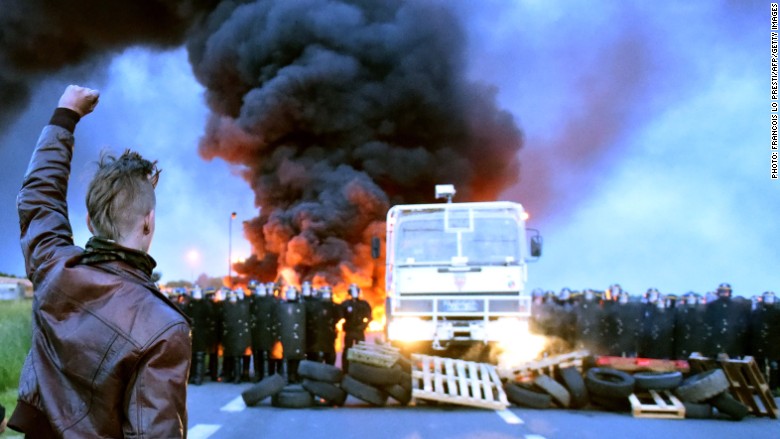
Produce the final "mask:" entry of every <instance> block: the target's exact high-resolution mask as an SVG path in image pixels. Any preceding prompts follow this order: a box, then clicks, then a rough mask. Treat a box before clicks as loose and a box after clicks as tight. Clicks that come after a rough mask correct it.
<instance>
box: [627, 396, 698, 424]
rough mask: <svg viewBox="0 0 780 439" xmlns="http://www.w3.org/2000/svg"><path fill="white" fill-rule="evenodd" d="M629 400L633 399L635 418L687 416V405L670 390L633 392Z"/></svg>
mask: <svg viewBox="0 0 780 439" xmlns="http://www.w3.org/2000/svg"><path fill="white" fill-rule="evenodd" d="M628 400H629V401H631V413H632V414H633V415H634V417H635V418H656V419H684V418H685V406H684V405H683V403H682V402H681V401H680V400H679V399H677V397H675V396H674V395H672V393H671V392H669V391H668V390H662V391H660V392H659V391H656V390H650V391H648V392H647V393H644V392H643V393H632V394H631V395H630V396H629V397H628Z"/></svg>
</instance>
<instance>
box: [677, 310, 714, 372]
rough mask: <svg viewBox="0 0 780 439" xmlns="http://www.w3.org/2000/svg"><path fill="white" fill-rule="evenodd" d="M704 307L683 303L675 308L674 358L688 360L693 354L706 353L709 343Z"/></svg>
mask: <svg viewBox="0 0 780 439" xmlns="http://www.w3.org/2000/svg"><path fill="white" fill-rule="evenodd" d="M706 337H707V327H706V325H705V323H704V305H699V304H687V303H681V304H678V305H677V306H676V307H675V318H674V357H675V358H676V359H678V360H687V359H688V357H690V356H691V354H692V353H694V352H698V353H700V354H703V353H704V350H705V347H706V344H707V341H706Z"/></svg>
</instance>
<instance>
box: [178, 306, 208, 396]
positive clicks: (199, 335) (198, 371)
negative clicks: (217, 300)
mask: <svg viewBox="0 0 780 439" xmlns="http://www.w3.org/2000/svg"><path fill="white" fill-rule="evenodd" d="M211 311H212V303H211V302H210V301H209V300H207V299H195V298H193V299H191V300H190V301H189V303H187V306H186V308H185V312H186V314H187V315H188V316H189V317H190V319H191V321H192V368H191V370H190V383H192V384H196V385H200V384H202V383H203V376H204V374H205V372H206V352H208V351H209V348H210V344H209V342H211V340H210V337H209V332H210V331H211V330H213V317H212V315H211Z"/></svg>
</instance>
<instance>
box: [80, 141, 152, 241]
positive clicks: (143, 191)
mask: <svg viewBox="0 0 780 439" xmlns="http://www.w3.org/2000/svg"><path fill="white" fill-rule="evenodd" d="M159 175H160V170H159V169H157V162H150V161H149V160H146V159H144V158H143V157H141V155H140V154H138V153H137V152H132V151H130V150H129V149H128V150H126V151H125V152H124V154H122V155H121V156H119V157H118V158H117V157H114V156H111V155H107V154H104V155H103V156H102V157H101V158H100V162H99V163H98V170H97V172H96V173H95V176H94V177H93V178H92V181H91V182H90V184H89V188H88V190H87V214H88V217H87V226H88V227H89V230H90V232H92V234H93V235H95V236H97V237H100V238H105V239H111V240H113V241H116V242H117V243H118V244H120V245H122V246H125V247H129V248H133V249H136V250H141V251H143V252H148V251H149V247H150V246H151V244H152V237H153V236H154V208H155V204H156V198H155V195H154V188H155V186H157V179H158V177H159Z"/></svg>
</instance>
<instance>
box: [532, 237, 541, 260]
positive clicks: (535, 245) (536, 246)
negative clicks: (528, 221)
mask: <svg viewBox="0 0 780 439" xmlns="http://www.w3.org/2000/svg"><path fill="white" fill-rule="evenodd" d="M531 256H533V257H535V258H538V257H540V256H542V235H534V236H532V237H531Z"/></svg>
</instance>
